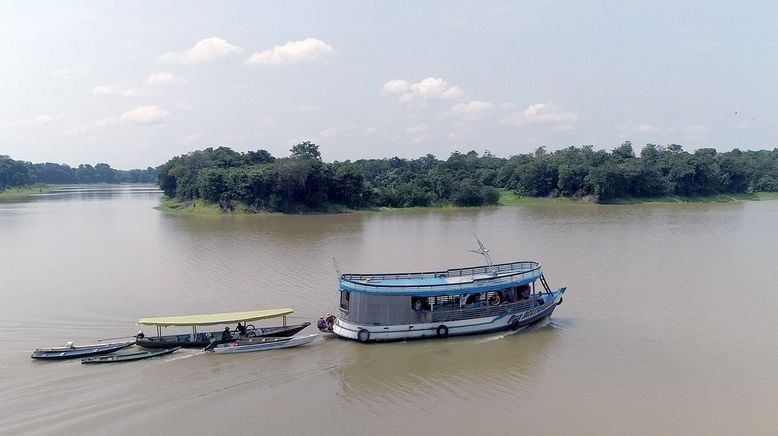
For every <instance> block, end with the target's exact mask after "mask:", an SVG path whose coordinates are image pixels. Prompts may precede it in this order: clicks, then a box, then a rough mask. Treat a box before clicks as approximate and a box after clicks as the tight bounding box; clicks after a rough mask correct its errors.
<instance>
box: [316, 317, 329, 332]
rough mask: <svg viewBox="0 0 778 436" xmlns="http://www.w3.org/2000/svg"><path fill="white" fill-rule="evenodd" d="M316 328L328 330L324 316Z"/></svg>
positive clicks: (317, 322)
mask: <svg viewBox="0 0 778 436" xmlns="http://www.w3.org/2000/svg"><path fill="white" fill-rule="evenodd" d="M316 327H318V329H319V330H324V329H326V328H327V321H325V320H324V317H323V316H320V317H319V320H318V321H316Z"/></svg>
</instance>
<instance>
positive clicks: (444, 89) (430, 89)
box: [381, 77, 465, 103]
mask: <svg viewBox="0 0 778 436" xmlns="http://www.w3.org/2000/svg"><path fill="white" fill-rule="evenodd" d="M381 92H382V93H383V94H385V95H387V94H400V101H401V102H404V103H409V102H413V101H427V100H444V101H450V100H457V99H460V98H462V97H463V96H464V95H465V91H464V90H462V88H460V87H458V86H449V84H448V82H447V81H446V80H444V79H441V78H436V77H427V78H426V79H424V80H422V81H421V82H417V83H413V84H412V83H410V82H408V81H407V80H398V79H394V80H390V81H388V82H386V83H384V85H383V86H382V87H381Z"/></svg>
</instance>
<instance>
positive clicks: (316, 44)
mask: <svg viewBox="0 0 778 436" xmlns="http://www.w3.org/2000/svg"><path fill="white" fill-rule="evenodd" d="M336 53H337V52H336V51H335V48H334V47H333V46H331V45H329V44H327V43H326V42H324V41H322V40H319V39H316V38H307V39H304V40H302V41H288V42H287V43H286V44H284V45H277V46H275V47H273V48H272V49H270V50H265V51H262V52H257V53H252V54H251V56H249V58H248V59H246V63H247V64H263V65H283V64H293V63H295V62H304V61H315V60H319V59H323V58H327V57H331V56H334V55H335V54H336Z"/></svg>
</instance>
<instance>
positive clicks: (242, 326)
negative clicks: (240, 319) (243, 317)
mask: <svg viewBox="0 0 778 436" xmlns="http://www.w3.org/2000/svg"><path fill="white" fill-rule="evenodd" d="M237 330H238V332H239V333H240V335H241V336H246V324H241V323H238V327H237Z"/></svg>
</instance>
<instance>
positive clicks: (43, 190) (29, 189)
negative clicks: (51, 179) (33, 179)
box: [0, 184, 54, 201]
mask: <svg viewBox="0 0 778 436" xmlns="http://www.w3.org/2000/svg"><path fill="white" fill-rule="evenodd" d="M53 189H54V188H53V187H51V186H49V185H45V184H37V185H31V186H21V187H14V188H7V189H5V190H4V191H0V200H6V201H11V200H23V199H25V198H30V197H34V196H36V195H40V194H48V193H49V192H51V191H52V190H53Z"/></svg>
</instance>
